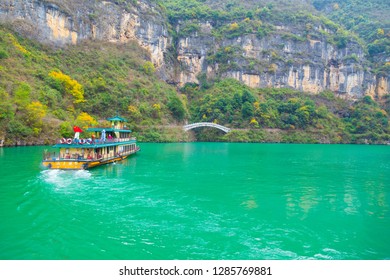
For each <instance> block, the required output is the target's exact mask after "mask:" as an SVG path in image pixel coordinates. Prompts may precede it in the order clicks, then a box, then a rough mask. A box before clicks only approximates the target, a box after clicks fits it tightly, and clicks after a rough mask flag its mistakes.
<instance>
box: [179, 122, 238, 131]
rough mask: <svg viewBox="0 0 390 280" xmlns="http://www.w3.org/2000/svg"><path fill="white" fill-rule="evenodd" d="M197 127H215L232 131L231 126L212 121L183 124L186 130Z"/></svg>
mask: <svg viewBox="0 0 390 280" xmlns="http://www.w3.org/2000/svg"><path fill="white" fill-rule="evenodd" d="M197 127H214V128H218V129H220V130H222V131H224V132H226V133H228V132H230V130H231V129H230V128H228V127H226V126H223V125H220V124H216V123H210V122H200V123H192V124H187V125H185V126H183V128H184V130H185V131H187V130H190V129H193V128H197Z"/></svg>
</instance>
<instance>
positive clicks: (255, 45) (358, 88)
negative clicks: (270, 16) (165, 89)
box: [177, 23, 390, 98]
mask: <svg viewBox="0 0 390 280" xmlns="http://www.w3.org/2000/svg"><path fill="white" fill-rule="evenodd" d="M202 25H208V26H210V24H209V23H203V24H202ZM279 28H280V29H281V30H284V31H286V30H287V31H289V32H291V33H294V32H297V33H298V34H299V32H300V31H299V30H291V29H292V28H291V27H289V28H288V27H284V26H282V27H279ZM318 28H319V29H320V28H321V27H318ZM211 29H212V28H211ZM211 29H209V30H211ZM227 48H229V49H230V50H231V49H233V50H235V51H234V53H233V54H232V53H230V54H228V53H227V52H225V53H224V50H226V49H227ZM177 49H178V60H179V61H180V62H181V69H182V72H181V73H180V76H179V77H178V80H179V81H178V82H179V83H180V84H181V85H183V84H185V83H188V82H192V83H198V80H197V77H198V75H199V74H201V73H202V72H205V73H207V75H208V77H213V76H216V75H218V76H221V77H224V78H225V77H229V78H234V79H237V80H239V81H242V82H243V83H245V84H247V85H248V86H250V87H276V88H281V87H289V88H294V89H297V90H301V91H306V92H311V93H318V92H321V91H324V90H330V91H333V92H335V93H337V94H339V95H340V96H344V97H346V98H359V97H361V96H363V95H371V96H373V97H381V96H383V95H386V94H389V86H390V84H389V79H388V78H387V77H380V78H377V77H375V75H373V74H372V73H371V72H370V71H369V68H368V67H367V65H368V62H367V60H366V58H365V54H364V51H363V49H362V47H361V46H360V45H359V44H358V43H356V42H348V43H347V45H346V46H345V47H343V48H337V47H336V46H334V45H332V44H330V43H329V42H328V40H327V38H326V37H325V36H321V37H320V38H319V39H316V40H313V39H306V38H305V39H301V40H297V39H296V38H289V37H288V36H283V35H278V34H272V36H266V37H263V38H258V37H256V35H254V34H249V35H243V36H240V37H237V38H234V39H222V40H219V41H218V42H215V40H214V39H213V37H212V36H211V31H210V32H209V33H207V32H206V33H205V32H199V33H198V32H197V33H195V34H192V35H191V36H188V37H185V38H179V40H178V48H177ZM210 54H211V55H213V54H218V55H219V56H222V55H225V56H226V57H227V60H225V61H224V60H223V59H219V60H218V59H216V60H210V59H207V58H208V57H210Z"/></svg>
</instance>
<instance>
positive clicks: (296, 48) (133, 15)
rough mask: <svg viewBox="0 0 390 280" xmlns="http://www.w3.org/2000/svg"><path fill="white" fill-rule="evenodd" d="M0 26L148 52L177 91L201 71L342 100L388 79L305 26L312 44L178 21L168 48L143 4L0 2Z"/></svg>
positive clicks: (287, 30)
mask: <svg viewBox="0 0 390 280" xmlns="http://www.w3.org/2000/svg"><path fill="white" fill-rule="evenodd" d="M117 3H122V4H117ZM0 20H1V22H7V23H11V24H12V26H13V27H14V29H16V30H17V31H19V32H20V33H22V34H24V35H26V36H29V37H31V38H34V39H37V40H39V41H41V42H44V43H47V44H51V45H55V46H58V47H63V46H65V45H67V44H77V43H79V42H82V41H83V40H104V41H110V42H120V43H126V42H128V41H130V40H135V41H137V42H138V44H139V45H140V46H141V47H143V48H144V49H146V50H147V51H148V52H149V53H150V59H151V61H152V62H153V63H154V65H155V67H156V69H157V71H158V74H159V75H160V77H161V78H162V79H164V80H166V81H168V82H170V83H175V84H178V85H180V86H183V85H184V84H185V83H198V82H199V81H198V76H199V74H202V73H205V74H206V75H207V77H209V78H213V77H222V78H225V77H230V78H234V79H237V80H240V81H242V82H243V83H245V84H247V85H248V86H250V87H255V88H257V87H277V88H280V87H288V88H294V89H297V90H301V91H307V92H311V93H318V92H321V91H323V90H331V91H333V92H335V93H337V94H339V95H340V96H345V97H346V98H359V97H361V96H363V95H370V96H373V97H376V98H380V97H382V96H383V95H386V94H389V89H390V80H389V78H388V77H376V76H375V75H374V74H372V73H371V71H370V68H369V66H368V65H369V64H368V63H367V60H366V58H365V53H364V51H363V49H362V47H361V46H360V45H359V44H358V43H356V42H352V41H350V42H347V43H346V45H345V46H343V47H336V46H335V45H333V44H331V43H330V42H331V40H329V38H328V37H327V34H331V33H332V31H330V30H327V29H326V28H325V27H324V26H321V25H318V26H313V30H314V31H315V32H317V36H315V37H314V38H312V37H310V36H307V35H305V33H304V32H303V30H302V29H299V28H300V27H299V26H276V28H275V30H274V32H272V33H271V34H268V35H267V36H265V37H264V36H262V37H261V38H259V37H258V36H256V35H255V34H246V35H242V36H238V37H235V38H218V39H216V37H215V36H214V35H213V30H214V29H215V27H214V25H213V24H214V23H211V22H201V23H199V29H198V30H197V31H196V32H193V33H192V34H186V35H185V36H182V35H180V34H181V33H180V28H181V23H180V22H179V23H177V26H174V28H176V30H177V31H178V34H179V35H178V37H177V38H175V43H173V38H172V37H171V36H170V35H169V34H168V28H167V26H168V23H167V21H166V18H165V17H164V15H163V13H162V12H161V10H160V8H159V7H158V6H155V5H154V4H153V3H151V2H149V1H148V0H138V1H126V2H122V1H114V0H107V1H96V0H84V1H79V0H66V1H61V0H2V1H1V3H0ZM303 28H304V27H303ZM173 45H175V46H174V47H172V46H173ZM175 62H177V63H175Z"/></svg>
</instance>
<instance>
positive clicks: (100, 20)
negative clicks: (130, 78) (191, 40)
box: [0, 0, 170, 67]
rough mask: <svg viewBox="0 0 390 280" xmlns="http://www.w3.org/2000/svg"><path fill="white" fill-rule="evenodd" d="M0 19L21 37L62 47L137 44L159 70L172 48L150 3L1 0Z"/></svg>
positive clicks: (162, 21) (93, 0)
mask: <svg viewBox="0 0 390 280" xmlns="http://www.w3.org/2000/svg"><path fill="white" fill-rule="evenodd" d="M0 19H1V21H2V22H7V23H11V24H12V26H13V27H14V28H15V29H16V30H17V31H19V32H20V33H22V34H24V35H26V36H28V37H30V38H33V39H37V40H39V41H41V42H44V43H47V44H51V45H55V46H58V47H62V46H64V45H67V44H77V43H79V42H81V41H83V40H104V41H111V42H121V43H125V42H127V41H129V40H136V41H138V43H139V45H140V46H141V47H143V48H145V49H147V50H148V52H149V53H150V56H151V60H152V61H153V63H154V64H155V65H156V67H161V66H163V64H164V62H163V61H164V53H165V52H166V50H167V47H168V46H169V44H170V38H169V36H168V32H167V28H166V22H165V19H164V17H163V16H162V14H161V13H160V12H159V10H158V9H157V8H156V7H155V6H153V5H152V4H151V3H149V2H148V1H136V4H132V5H131V4H129V3H128V4H127V5H126V6H123V5H118V4H116V3H115V2H112V1H95V0H86V1H78V0H67V1H60V0H2V1H1V3H0Z"/></svg>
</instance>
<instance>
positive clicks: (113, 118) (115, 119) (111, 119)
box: [107, 115, 127, 122]
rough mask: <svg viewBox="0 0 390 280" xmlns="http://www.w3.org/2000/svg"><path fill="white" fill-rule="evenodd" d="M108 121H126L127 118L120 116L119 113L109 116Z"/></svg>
mask: <svg viewBox="0 0 390 280" xmlns="http://www.w3.org/2000/svg"><path fill="white" fill-rule="evenodd" d="M107 120H108V121H110V122H113V121H114V122H115V121H119V122H126V121H127V120H126V119H124V118H122V117H120V116H118V115H116V116H115V117H112V118H108V119H107Z"/></svg>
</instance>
